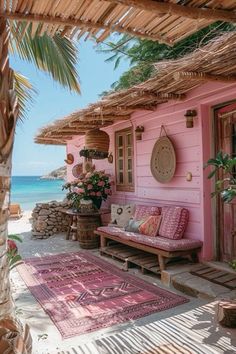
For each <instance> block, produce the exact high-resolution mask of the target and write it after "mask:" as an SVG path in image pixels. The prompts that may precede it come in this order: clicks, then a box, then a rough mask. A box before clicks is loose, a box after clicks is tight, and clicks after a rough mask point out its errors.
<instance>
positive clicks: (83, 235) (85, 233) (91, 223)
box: [78, 215, 101, 249]
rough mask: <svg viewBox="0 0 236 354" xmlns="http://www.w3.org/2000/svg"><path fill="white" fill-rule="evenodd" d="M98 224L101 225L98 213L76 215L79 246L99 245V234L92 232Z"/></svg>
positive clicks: (90, 246)
mask: <svg viewBox="0 0 236 354" xmlns="http://www.w3.org/2000/svg"><path fill="white" fill-rule="evenodd" d="M99 226H101V217H100V215H86V216H81V215H80V216H79V217H78V241H79V245H80V247H81V248H84V249H92V248H98V247H99V236H98V235H95V234H94V230H96V228H97V227H99Z"/></svg>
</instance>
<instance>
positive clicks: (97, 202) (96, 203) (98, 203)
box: [91, 197, 102, 209]
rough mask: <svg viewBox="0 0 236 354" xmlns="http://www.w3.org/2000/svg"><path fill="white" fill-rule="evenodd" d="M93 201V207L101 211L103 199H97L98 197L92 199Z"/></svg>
mask: <svg viewBox="0 0 236 354" xmlns="http://www.w3.org/2000/svg"><path fill="white" fill-rule="evenodd" d="M91 199H92V201H93V205H94V206H95V207H96V208H97V209H100V208H101V205H102V198H97V197H91Z"/></svg>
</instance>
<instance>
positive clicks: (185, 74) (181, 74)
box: [173, 71, 236, 82]
mask: <svg viewBox="0 0 236 354" xmlns="http://www.w3.org/2000/svg"><path fill="white" fill-rule="evenodd" d="M173 77H174V80H176V81H179V80H186V79H187V80H202V81H221V82H236V76H232V75H230V76H223V75H213V74H207V73H203V72H195V71H178V72H176V73H174V74H173Z"/></svg>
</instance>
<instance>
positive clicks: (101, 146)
mask: <svg viewBox="0 0 236 354" xmlns="http://www.w3.org/2000/svg"><path fill="white" fill-rule="evenodd" d="M109 144H110V138H109V135H108V134H107V133H106V132H104V131H102V130H100V129H98V128H97V129H93V130H89V131H88V132H87V133H86V135H85V148H84V149H83V150H81V151H80V156H84V157H88V158H92V159H105V158H107V157H108V152H109Z"/></svg>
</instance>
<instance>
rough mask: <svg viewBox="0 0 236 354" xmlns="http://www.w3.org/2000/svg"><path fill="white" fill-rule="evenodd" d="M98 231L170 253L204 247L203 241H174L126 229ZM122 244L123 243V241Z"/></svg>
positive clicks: (106, 227) (101, 229) (112, 228)
mask: <svg viewBox="0 0 236 354" xmlns="http://www.w3.org/2000/svg"><path fill="white" fill-rule="evenodd" d="M97 231H100V232H103V233H104V234H107V235H108V236H109V235H112V236H116V237H119V238H120V239H121V240H122V239H123V240H129V241H134V242H137V243H140V244H143V245H147V246H150V247H153V248H157V249H161V250H164V251H168V252H173V251H185V250H191V249H194V248H200V247H201V246H202V241H199V240H191V239H187V238H182V239H180V240H172V239H168V238H165V237H160V236H157V237H152V236H147V235H142V234H137V233H134V232H128V231H125V230H124V229H117V228H115V227H110V226H102V227H99V228H98V229H97ZM121 242H122V241H121Z"/></svg>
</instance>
